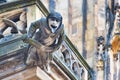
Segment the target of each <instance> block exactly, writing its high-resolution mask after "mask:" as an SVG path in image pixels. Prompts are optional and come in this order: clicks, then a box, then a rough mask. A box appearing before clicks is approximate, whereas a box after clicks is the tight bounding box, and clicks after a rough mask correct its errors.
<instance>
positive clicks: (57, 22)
mask: <svg viewBox="0 0 120 80" xmlns="http://www.w3.org/2000/svg"><path fill="white" fill-rule="evenodd" d="M48 25H49V27H50V29H51V31H52V32H53V33H54V32H55V31H56V30H57V28H58V27H59V26H60V20H58V19H56V18H49V19H48Z"/></svg>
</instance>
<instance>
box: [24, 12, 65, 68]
mask: <svg viewBox="0 0 120 80" xmlns="http://www.w3.org/2000/svg"><path fill="white" fill-rule="evenodd" d="M37 29H38V30H37ZM30 39H34V42H35V43H32V42H31V41H30ZM63 39H64V26H63V24H62V16H61V14H60V13H58V12H51V13H50V14H49V15H48V16H47V17H46V18H41V19H40V20H38V21H35V22H33V23H31V26H30V27H29V31H28V38H27V39H26V40H25V42H27V43H29V44H30V47H29V50H28V56H27V59H26V64H27V65H35V64H36V65H38V66H40V67H41V68H42V69H45V68H46V67H47V65H48V62H49V55H51V54H52V53H53V52H54V51H56V50H57V49H59V47H60V45H61V43H62V41H63Z"/></svg>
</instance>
